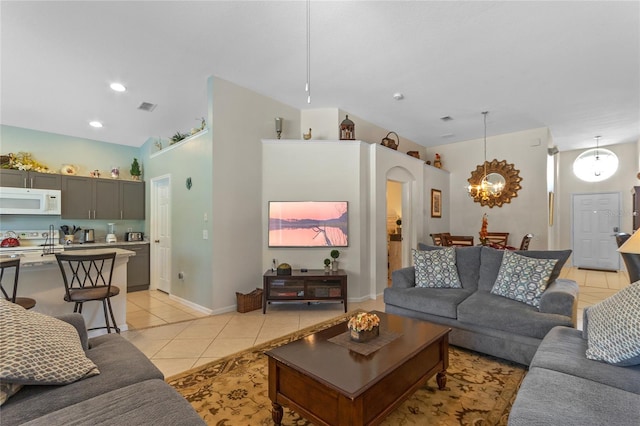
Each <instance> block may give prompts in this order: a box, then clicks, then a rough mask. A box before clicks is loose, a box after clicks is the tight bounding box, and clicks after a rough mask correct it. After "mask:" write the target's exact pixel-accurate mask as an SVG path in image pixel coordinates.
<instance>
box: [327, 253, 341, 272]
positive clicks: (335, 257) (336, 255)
mask: <svg viewBox="0 0 640 426" xmlns="http://www.w3.org/2000/svg"><path fill="white" fill-rule="evenodd" d="M329 254H330V255H331V258H332V259H333V263H332V264H331V269H333V271H334V272H337V271H338V258H339V257H340V252H339V251H338V250H335V249H334V250H331V253H329Z"/></svg>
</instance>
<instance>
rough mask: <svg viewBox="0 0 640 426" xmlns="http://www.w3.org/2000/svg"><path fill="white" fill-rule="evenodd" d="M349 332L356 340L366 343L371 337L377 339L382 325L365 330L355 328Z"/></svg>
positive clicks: (352, 338)
mask: <svg viewBox="0 0 640 426" xmlns="http://www.w3.org/2000/svg"><path fill="white" fill-rule="evenodd" d="M349 334H350V336H351V340H353V341H354V342H359V343H364V342H368V341H369V340H371V339H375V338H376V337H378V336H379V335H380V326H375V327H373V328H372V329H371V330H363V331H356V330H353V329H350V330H349Z"/></svg>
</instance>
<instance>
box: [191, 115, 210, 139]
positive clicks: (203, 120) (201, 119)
mask: <svg viewBox="0 0 640 426" xmlns="http://www.w3.org/2000/svg"><path fill="white" fill-rule="evenodd" d="M196 120H200V127H194V128H192V129H191V134H192V135H195V134H196V133H198V132H201V131H203V130H204V128H205V127H207V122H206V120H205V119H204V117H200V118H196Z"/></svg>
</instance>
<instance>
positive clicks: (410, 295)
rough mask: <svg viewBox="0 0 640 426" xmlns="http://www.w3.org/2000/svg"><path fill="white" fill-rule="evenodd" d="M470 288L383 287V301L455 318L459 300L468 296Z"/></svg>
mask: <svg viewBox="0 0 640 426" xmlns="http://www.w3.org/2000/svg"><path fill="white" fill-rule="evenodd" d="M472 293H473V291H472V290H467V289H463V288H460V289H457V288H420V287H412V288H408V289H397V288H393V287H388V288H385V289H384V303H385V304H387V305H394V306H401V307H403V308H405V309H410V310H412V311H416V312H424V313H427V314H431V315H437V316H441V317H447V318H454V319H455V318H456V312H457V307H458V304H460V302H462V301H463V300H464V299H466V298H467V297H469V295H471V294H472Z"/></svg>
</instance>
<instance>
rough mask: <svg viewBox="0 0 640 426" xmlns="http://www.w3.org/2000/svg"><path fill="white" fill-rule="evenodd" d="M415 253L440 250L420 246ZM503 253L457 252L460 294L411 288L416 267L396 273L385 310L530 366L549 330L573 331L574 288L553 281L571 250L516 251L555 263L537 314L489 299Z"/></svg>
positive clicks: (386, 294)
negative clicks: (442, 327)
mask: <svg viewBox="0 0 640 426" xmlns="http://www.w3.org/2000/svg"><path fill="white" fill-rule="evenodd" d="M419 249H420V250H439V249H442V247H435V246H425V245H422V244H420V245H419ZM503 253H504V252H503V251H502V250H496V249H493V248H490V247H457V248H456V266H457V270H458V275H459V277H460V281H461V284H462V288H459V289H458V288H419V287H416V286H415V268H414V267H408V268H403V269H399V270H396V271H394V272H393V274H392V286H391V287H389V288H386V289H385V290H384V302H385V310H386V312H388V313H393V314H398V315H405V316H409V317H414V318H419V319H423V320H426V321H431V322H434V323H438V324H443V325H446V326H449V327H451V329H452V331H451V334H450V335H449V342H450V343H451V344H453V345H456V346H461V347H464V348H468V349H472V350H476V351H478V352H482V353H486V354H489V355H494V356H497V357H500V358H504V359H508V360H511V361H515V362H517V363H520V364H524V365H529V363H530V362H531V360H532V358H533V356H534V354H535V352H536V350H537V349H538V346H539V345H540V343H541V342H542V339H543V338H544V337H545V335H546V334H547V333H548V332H549V331H550V330H551V329H552V328H554V327H556V326H567V327H575V323H576V312H577V295H578V285H577V284H576V282H575V281H572V280H564V279H558V278H557V277H558V276H559V274H560V270H561V268H562V266H563V265H564V263H565V262H566V260H567V258H568V257H569V255H570V254H571V251H570V250H563V251H522V252H521V251H516V252H515V253H518V254H521V255H524V256H528V257H533V258H538V259H548V258H552V259H558V262H557V264H556V266H555V267H554V269H553V273H552V275H551V279H550V282H549V285H548V287H547V289H546V290H545V291H544V293H543V294H542V298H541V299H540V307H539V309H538V308H535V307H533V306H530V305H527V304H525V303H522V302H518V301H515V300H511V299H508V298H505V297H502V296H497V295H494V294H491V289H492V287H493V284H494V283H495V281H496V278H497V276H498V272H499V269H500V265H501V263H502V256H503Z"/></svg>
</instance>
